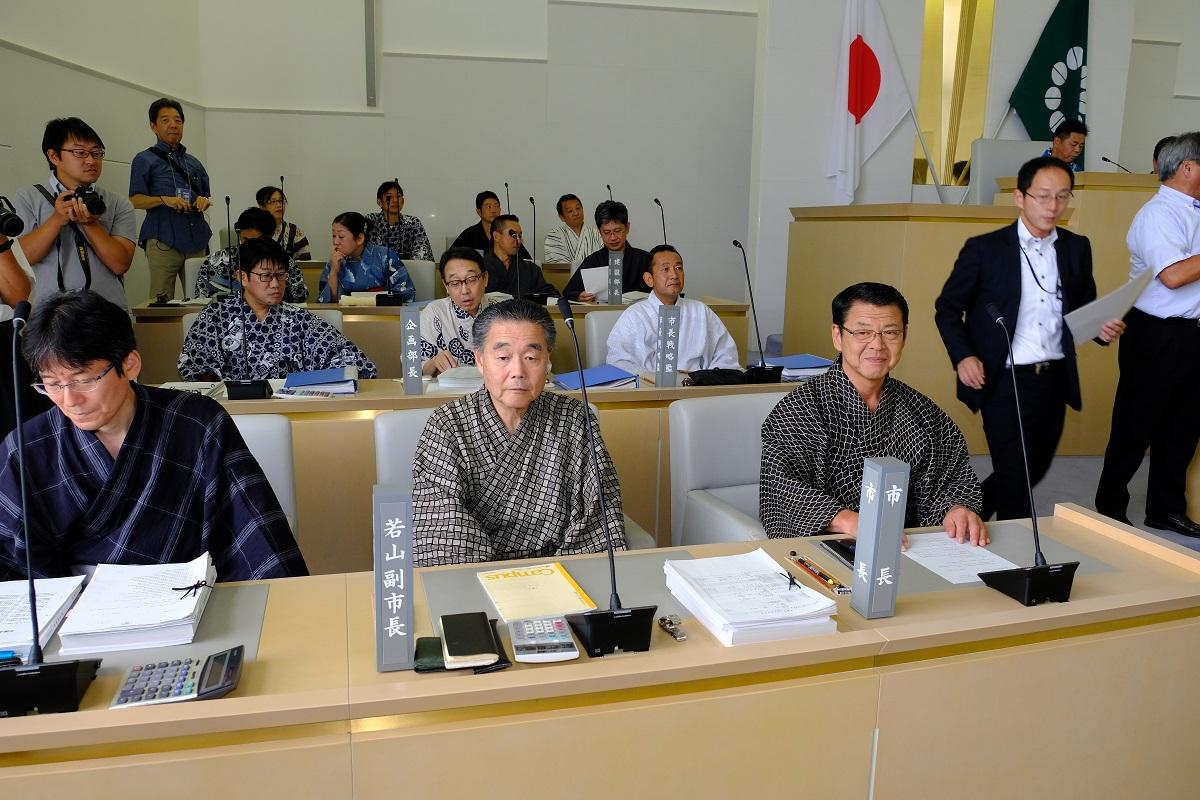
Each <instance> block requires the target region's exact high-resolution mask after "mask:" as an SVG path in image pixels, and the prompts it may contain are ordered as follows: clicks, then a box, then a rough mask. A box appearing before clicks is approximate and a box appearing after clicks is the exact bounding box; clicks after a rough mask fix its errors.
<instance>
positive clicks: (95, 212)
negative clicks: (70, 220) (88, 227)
mask: <svg viewBox="0 0 1200 800" xmlns="http://www.w3.org/2000/svg"><path fill="white" fill-rule="evenodd" d="M66 199H68V200H82V201H83V205H84V207H85V208H86V209H87V210H88V213H89V214H91V215H92V216H93V217H98V216H100V215H101V214H103V213H104V212H105V211H107V210H108V206H106V205H105V204H104V198H103V197H101V196H100V193H99V192H97V191H96V190H95V189H93V188H92V187H91V186H80V187H79V188H77V189H76V190H75V191H74V192H73V193H71V194H69V195H67V198H66Z"/></svg>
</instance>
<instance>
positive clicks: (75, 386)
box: [29, 364, 116, 395]
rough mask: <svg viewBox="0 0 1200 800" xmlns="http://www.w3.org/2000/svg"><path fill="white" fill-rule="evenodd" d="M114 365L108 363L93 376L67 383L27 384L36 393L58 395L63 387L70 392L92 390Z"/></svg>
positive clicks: (94, 389)
mask: <svg viewBox="0 0 1200 800" xmlns="http://www.w3.org/2000/svg"><path fill="white" fill-rule="evenodd" d="M115 366H116V364H109V365H108V369H106V370H104V371H103V372H101V373H100V374H99V375H97V376H96V377H94V378H84V379H82V380H78V381H70V382H69V383H31V384H29V385H30V386H32V387H33V390H34V391H35V392H37V393H38V394H45V395H59V394H62V393H63V390H64V389H70V390H71V391H72V392H84V393H87V392H94V391H96V387H97V386H99V384H100V381H102V380H103V379H104V376H105V375H107V374H108V373H110V372H112V371H113V367H115Z"/></svg>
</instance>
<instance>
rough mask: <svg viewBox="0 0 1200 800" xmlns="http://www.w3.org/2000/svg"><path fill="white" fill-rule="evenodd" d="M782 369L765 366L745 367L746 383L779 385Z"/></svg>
mask: <svg viewBox="0 0 1200 800" xmlns="http://www.w3.org/2000/svg"><path fill="white" fill-rule="evenodd" d="M782 381H783V367H776V366H770V365H766V364H762V365H758V366H753V367H746V383H781V382H782Z"/></svg>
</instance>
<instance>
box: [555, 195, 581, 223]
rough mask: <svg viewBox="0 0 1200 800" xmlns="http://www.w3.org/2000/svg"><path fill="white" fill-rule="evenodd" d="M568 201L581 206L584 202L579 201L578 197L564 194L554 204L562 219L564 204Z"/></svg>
mask: <svg viewBox="0 0 1200 800" xmlns="http://www.w3.org/2000/svg"><path fill="white" fill-rule="evenodd" d="M568 200H574V201H575V202H576V203H579V205H583V201H582V200H580V199H579V196H578V195H574V194H564V195H563V196H562V197H560V198H558V202H557V203H555V204H554V210H555V211H557V212H558V215H559V216H560V217H561V216H562V207H563V203H565V202H567V201H568Z"/></svg>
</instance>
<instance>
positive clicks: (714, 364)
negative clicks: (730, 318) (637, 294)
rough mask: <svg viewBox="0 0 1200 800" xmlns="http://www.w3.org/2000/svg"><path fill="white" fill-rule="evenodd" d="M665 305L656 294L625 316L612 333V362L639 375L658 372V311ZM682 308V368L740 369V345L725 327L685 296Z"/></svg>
mask: <svg viewBox="0 0 1200 800" xmlns="http://www.w3.org/2000/svg"><path fill="white" fill-rule="evenodd" d="M662 305H663V303H662V301H661V300H659V299H658V295H656V294H655V293H654V292H651V293H650V296H649V297H647V298H646V299H645V300H641V301H638V302H636V303H634V304H633V305H631V306H630V307H629V308H627V309H625V311H624V312H623V313H622V314H621V316H620V317H619V318H618V319H617V322H616V324H615V325H613V329H612V332H611V333H609V334H608V363H609V364H612V365H613V366H616V367H620V368H621V369H623V370H625V371H626V372H632V373H634V374H635V375H638V374H641V373H650V372H654V371H655V369H656V366H657V363H658V358H657V357H658V309H659V308H660V307H661V306H662ZM675 305H676V306H677V307H678V308H679V344H678V345H677V346H678V350H677V351H676V352H677V353H678V354H679V355H678V359H679V360H678V369H680V370H682V371H684V372H691V371H692V370H697V369H719V368H720V369H737V368H738V367H739V366H740V365H739V364H738V353H737V345H735V344H734V343H733V337H732V336H730V335H729V331H728V330H727V329H726V327H725V324H724V323H723V322H721V319H720V318H719V317H718V316H717V315H716V314H715V313H714V312H713V310H712V309H711V308H709V307H708V306H706V305H704V303H701V302H700V301H699V300H689V299H688V298H686V297H681V298H679V299H678V300H676V301H675Z"/></svg>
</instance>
